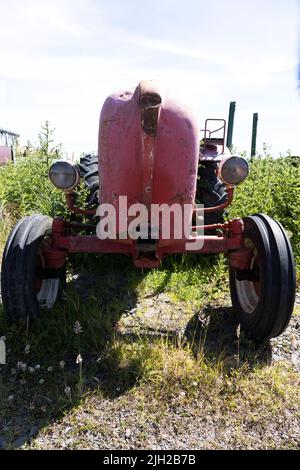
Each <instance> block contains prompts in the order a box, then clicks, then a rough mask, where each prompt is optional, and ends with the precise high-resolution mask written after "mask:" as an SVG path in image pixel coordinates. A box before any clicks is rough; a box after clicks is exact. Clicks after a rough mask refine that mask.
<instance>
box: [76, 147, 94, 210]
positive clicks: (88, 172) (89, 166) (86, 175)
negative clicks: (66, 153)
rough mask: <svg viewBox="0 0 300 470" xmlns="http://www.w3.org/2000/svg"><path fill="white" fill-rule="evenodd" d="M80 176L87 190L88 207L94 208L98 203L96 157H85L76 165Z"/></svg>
mask: <svg viewBox="0 0 300 470" xmlns="http://www.w3.org/2000/svg"><path fill="white" fill-rule="evenodd" d="M78 168H79V172H80V176H81V178H82V180H83V181H84V183H85V186H86V187H87V189H88V192H89V196H88V201H87V202H88V205H89V206H90V207H93V206H96V205H97V204H98V203H99V202H98V201H99V168H98V155H85V156H84V157H82V158H81V159H80V163H79V164H78Z"/></svg>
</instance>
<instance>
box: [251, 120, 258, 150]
mask: <svg viewBox="0 0 300 470" xmlns="http://www.w3.org/2000/svg"><path fill="white" fill-rule="evenodd" d="M257 121H258V113H253V122H252V140H251V158H252V157H254V156H255V154H256V137H257Z"/></svg>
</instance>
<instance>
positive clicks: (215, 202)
mask: <svg viewBox="0 0 300 470" xmlns="http://www.w3.org/2000/svg"><path fill="white" fill-rule="evenodd" d="M217 169H218V163H217V162H201V163H200V165H199V169H198V184H197V194H196V200H197V202H198V203H200V204H204V207H215V206H219V205H221V204H223V202H225V200H226V198H227V191H226V186H225V184H224V183H223V181H221V180H220V179H219V178H218V176H217V173H216V172H217ZM224 215H225V211H224V210H222V211H217V212H211V213H208V214H205V215H204V223H205V224H206V225H210V224H220V223H223V222H224Z"/></svg>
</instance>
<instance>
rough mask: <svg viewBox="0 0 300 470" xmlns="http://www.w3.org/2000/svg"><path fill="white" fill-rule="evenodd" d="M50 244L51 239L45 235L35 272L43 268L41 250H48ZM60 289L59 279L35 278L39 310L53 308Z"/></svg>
mask: <svg viewBox="0 0 300 470" xmlns="http://www.w3.org/2000/svg"><path fill="white" fill-rule="evenodd" d="M50 244H51V239H50V237H49V236H48V235H46V236H45V237H44V239H43V241H42V242H41V244H40V248H39V254H38V257H37V265H36V267H37V270H40V269H42V270H43V268H44V267H45V266H44V258H43V249H45V248H48V247H49V246H50ZM59 289H60V279H59V278H48V279H44V278H41V277H38V276H36V279H35V291H36V297H37V301H38V303H39V305H40V307H41V308H48V309H49V310H50V309H51V308H52V307H53V306H54V304H55V302H56V299H57V297H58V293H59Z"/></svg>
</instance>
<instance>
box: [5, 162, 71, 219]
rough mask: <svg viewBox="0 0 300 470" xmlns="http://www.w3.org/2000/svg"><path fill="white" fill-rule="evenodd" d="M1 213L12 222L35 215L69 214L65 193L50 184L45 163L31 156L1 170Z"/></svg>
mask: <svg viewBox="0 0 300 470" xmlns="http://www.w3.org/2000/svg"><path fill="white" fill-rule="evenodd" d="M0 210H2V212H3V213H4V214H9V216H10V218H11V219H12V221H16V220H17V219H19V218H20V217H24V216H25V215H28V214H32V213H36V212H40V213H41V214H45V215H49V216H54V215H64V214H65V213H66V204H65V201H64V194H63V192H62V191H59V190H57V189H55V187H54V186H53V184H52V183H51V182H50V180H49V178H48V164H47V163H46V161H45V160H43V159H41V158H39V157H37V156H32V155H30V156H27V157H24V158H20V159H18V161H17V163H16V164H13V163H9V164H8V165H5V166H2V167H0Z"/></svg>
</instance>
